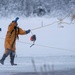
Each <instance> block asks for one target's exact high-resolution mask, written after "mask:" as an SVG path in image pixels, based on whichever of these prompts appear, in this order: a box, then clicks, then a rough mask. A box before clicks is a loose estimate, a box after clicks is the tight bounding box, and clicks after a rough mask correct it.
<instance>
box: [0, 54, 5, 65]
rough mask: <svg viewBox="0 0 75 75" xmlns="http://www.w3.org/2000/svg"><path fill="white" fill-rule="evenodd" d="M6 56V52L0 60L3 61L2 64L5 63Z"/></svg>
mask: <svg viewBox="0 0 75 75" xmlns="http://www.w3.org/2000/svg"><path fill="white" fill-rule="evenodd" d="M5 58H6V54H4V55H3V57H2V59H1V60H0V63H1V64H2V65H4V60H5Z"/></svg>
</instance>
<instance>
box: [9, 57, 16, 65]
mask: <svg viewBox="0 0 75 75" xmlns="http://www.w3.org/2000/svg"><path fill="white" fill-rule="evenodd" d="M10 59H11V61H10V63H11V65H12V66H14V65H15V66H16V65H17V64H15V63H14V56H12V57H11V58H10Z"/></svg>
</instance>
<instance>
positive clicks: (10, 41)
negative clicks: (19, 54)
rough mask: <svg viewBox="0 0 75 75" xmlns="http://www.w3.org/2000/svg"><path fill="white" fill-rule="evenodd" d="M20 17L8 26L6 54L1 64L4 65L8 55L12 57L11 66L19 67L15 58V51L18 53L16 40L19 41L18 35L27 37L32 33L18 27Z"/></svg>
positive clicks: (0, 61)
mask: <svg viewBox="0 0 75 75" xmlns="http://www.w3.org/2000/svg"><path fill="white" fill-rule="evenodd" d="M18 19H19V18H18V17H17V18H16V19H15V20H14V21H12V22H11V23H10V25H9V26H8V31H7V34H6V38H5V44H4V46H5V52H4V54H3V56H2V58H1V60H0V63H1V64H2V65H4V60H5V59H6V57H7V56H8V55H10V63H11V65H12V66H13V65H17V64H15V63H14V58H15V51H16V47H15V46H16V39H18V38H19V37H18V35H25V34H28V33H30V31H31V30H30V29H28V30H22V29H21V28H20V27H18V23H17V21H18Z"/></svg>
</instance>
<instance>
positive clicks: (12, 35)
mask: <svg viewBox="0 0 75 75" xmlns="http://www.w3.org/2000/svg"><path fill="white" fill-rule="evenodd" d="M15 26H16V23H15V22H12V23H11V24H10V25H9V27H8V31H7V34H6V38H5V44H4V46H5V53H6V51H7V49H10V50H12V51H15V50H16V47H15V46H16V39H17V38H18V35H19V34H20V35H24V34H26V31H25V30H22V29H21V28H19V27H17V28H16V29H15V28H14V27H15Z"/></svg>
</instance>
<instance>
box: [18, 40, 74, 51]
mask: <svg viewBox="0 0 75 75" xmlns="http://www.w3.org/2000/svg"><path fill="white" fill-rule="evenodd" d="M18 42H20V43H26V44H31V43H27V42H22V41H18ZM35 45H36V46H40V47H46V48H53V49H58V50H65V51H71V52H75V51H74V50H69V49H64V48H57V47H51V46H46V45H39V44H35Z"/></svg>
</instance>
